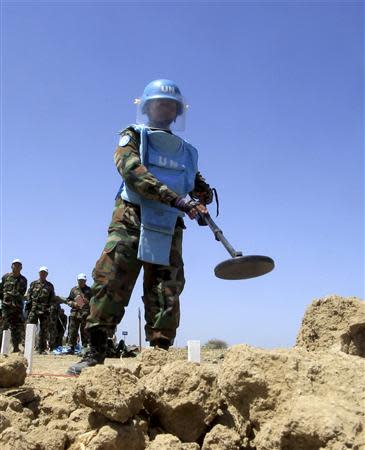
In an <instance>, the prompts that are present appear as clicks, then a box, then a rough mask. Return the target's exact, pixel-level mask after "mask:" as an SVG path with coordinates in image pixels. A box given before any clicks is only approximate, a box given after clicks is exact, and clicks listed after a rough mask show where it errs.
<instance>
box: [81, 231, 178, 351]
mask: <svg viewBox="0 0 365 450" xmlns="http://www.w3.org/2000/svg"><path fill="white" fill-rule="evenodd" d="M109 232H110V229H109ZM182 236H183V230H182V228H180V227H177V228H176V229H175V233H174V236H173V239H172V246H171V253H170V265H169V266H162V265H157V264H151V263H147V262H144V261H140V260H139V259H137V251H138V242H139V228H138V227H133V226H132V227H128V226H123V227H119V228H118V229H117V230H113V231H112V232H110V234H109V237H108V240H107V243H106V246H105V248H104V251H103V253H102V255H101V257H100V258H99V260H98V261H97V263H96V266H95V269H94V271H93V278H94V285H93V286H92V292H93V297H92V299H91V301H90V315H89V317H88V328H89V329H92V328H93V327H100V328H103V329H104V330H105V331H108V330H111V329H112V328H114V327H115V326H116V325H118V323H119V322H120V321H121V320H122V318H123V316H124V312H125V308H126V306H128V303H129V300H130V297H131V294H132V291H133V288H134V285H135V283H136V280H137V278H138V275H139V273H140V271H141V268H142V267H143V271H144V276H143V297H142V299H143V303H144V309H145V315H144V316H145V322H146V324H145V332H146V340H147V341H152V340H155V339H158V338H165V339H168V340H169V341H170V345H172V344H173V342H174V338H175V336H176V329H177V328H178V326H179V322H180V303H179V296H180V294H181V292H182V290H183V288H184V284H185V279H184V264H183V260H182Z"/></svg>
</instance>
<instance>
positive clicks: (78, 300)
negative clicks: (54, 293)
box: [67, 286, 92, 316]
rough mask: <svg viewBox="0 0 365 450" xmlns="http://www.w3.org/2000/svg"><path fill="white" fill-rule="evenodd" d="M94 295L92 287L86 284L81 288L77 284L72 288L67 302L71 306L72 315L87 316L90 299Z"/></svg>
mask: <svg viewBox="0 0 365 450" xmlns="http://www.w3.org/2000/svg"><path fill="white" fill-rule="evenodd" d="M91 297H92V293H91V288H90V287H89V286H85V287H84V288H82V289H81V288H80V287H79V286H75V287H73V288H72V289H71V291H70V295H69V296H68V297H67V300H68V301H67V304H68V306H70V307H71V313H70V316H85V315H88V314H89V312H90V299H91Z"/></svg>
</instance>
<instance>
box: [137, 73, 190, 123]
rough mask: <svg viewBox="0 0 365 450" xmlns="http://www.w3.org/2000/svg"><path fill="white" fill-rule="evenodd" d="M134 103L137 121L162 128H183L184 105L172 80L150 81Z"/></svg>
mask: <svg viewBox="0 0 365 450" xmlns="http://www.w3.org/2000/svg"><path fill="white" fill-rule="evenodd" d="M136 103H137V105H138V110H137V123H139V124H144V125H147V126H150V127H155V128H162V129H171V128H173V129H174V130H182V129H184V126H183V125H184V118H185V110H186V105H185V103H184V99H183V97H182V95H181V92H180V89H179V88H178V86H177V85H176V83H175V82H174V81H171V80H165V79H160V80H154V81H151V82H150V83H149V84H148V85H147V86H146V87H145V89H144V91H143V95H142V97H141V98H140V99H137V100H136Z"/></svg>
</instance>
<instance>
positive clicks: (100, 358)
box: [67, 328, 107, 376]
mask: <svg viewBox="0 0 365 450" xmlns="http://www.w3.org/2000/svg"><path fill="white" fill-rule="evenodd" d="M106 347H107V335H106V332H105V331H103V330H101V329H99V328H92V329H91V330H90V350H89V351H88V352H86V353H85V356H84V357H83V358H82V359H81V361H79V362H78V363H75V364H72V365H71V366H70V367H69V368H68V371H67V373H68V374H69V375H75V376H78V375H80V373H81V371H82V370H83V369H85V368H87V367H93V366H96V365H97V364H104V359H105V353H106Z"/></svg>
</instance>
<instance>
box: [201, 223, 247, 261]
mask: <svg viewBox="0 0 365 450" xmlns="http://www.w3.org/2000/svg"><path fill="white" fill-rule="evenodd" d="M200 217H202V219H203V220H204V221H205V223H206V224H207V225H208V226H209V228H210V229H211V230H212V232H213V234H214V236H215V238H216V240H217V241H220V242H221V243H222V244H223V245H224V247H225V249H226V250H227V252H228V253H229V254H230V255H231V256H232V258H235V257H236V256H242V252H237V251H236V250H235V249H234V248H233V247H232V245H231V244H230V243H229V242H228V240H227V239H226V238H225V237H224V235H223V231H222V230H221V229H220V228H219V227H218V225H217V224H216V223H215V222H214V220H213V219H212V218H211V217H210V215H209V214H201V215H200Z"/></svg>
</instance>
